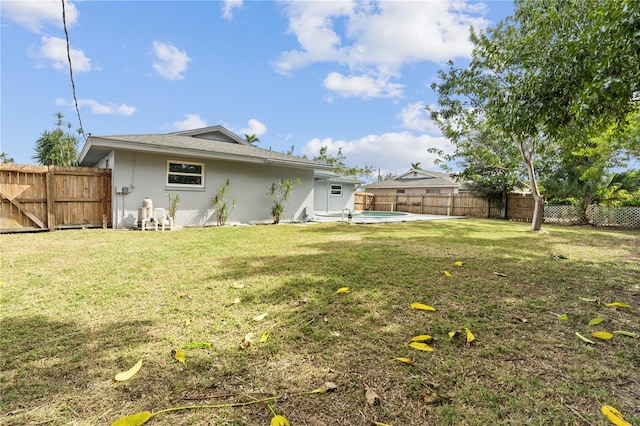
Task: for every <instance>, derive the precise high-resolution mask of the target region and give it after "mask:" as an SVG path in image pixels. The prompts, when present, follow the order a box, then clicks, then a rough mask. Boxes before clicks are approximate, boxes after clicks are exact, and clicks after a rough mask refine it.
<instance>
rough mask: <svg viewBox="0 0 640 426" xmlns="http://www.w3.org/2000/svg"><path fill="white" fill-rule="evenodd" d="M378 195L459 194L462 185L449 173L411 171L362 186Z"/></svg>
mask: <svg viewBox="0 0 640 426" xmlns="http://www.w3.org/2000/svg"><path fill="white" fill-rule="evenodd" d="M362 187H363V188H364V190H365V191H367V192H369V193H372V194H374V195H376V194H457V193H459V192H460V190H461V189H462V185H461V184H460V183H459V182H458V181H457V180H456V179H454V178H452V177H451V176H450V175H448V174H447V173H442V172H433V171H431V170H420V169H411V170H409V171H408V172H405V173H403V174H401V175H399V176H397V177H395V178H393V179H388V180H383V181H381V182H374V183H369V184H366V185H363V186H362Z"/></svg>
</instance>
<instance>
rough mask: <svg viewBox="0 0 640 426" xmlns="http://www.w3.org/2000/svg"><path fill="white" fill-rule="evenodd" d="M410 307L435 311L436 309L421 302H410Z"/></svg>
mask: <svg viewBox="0 0 640 426" xmlns="http://www.w3.org/2000/svg"><path fill="white" fill-rule="evenodd" d="M411 307H412V308H413V309H419V310H421V311H435V310H436V308H434V307H433V306H429V305H425V304H423V303H412V304H411Z"/></svg>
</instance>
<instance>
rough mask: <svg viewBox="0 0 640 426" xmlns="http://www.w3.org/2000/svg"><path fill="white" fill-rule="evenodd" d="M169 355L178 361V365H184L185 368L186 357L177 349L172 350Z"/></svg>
mask: <svg viewBox="0 0 640 426" xmlns="http://www.w3.org/2000/svg"><path fill="white" fill-rule="evenodd" d="M171 355H173V357H174V358H175V359H176V360H178V361H179V362H180V363H182V365H184V366H185V367H186V366H187V362H186V361H187V357H186V356H185V354H184V352H182V351H180V350H178V349H173V350H172V351H171Z"/></svg>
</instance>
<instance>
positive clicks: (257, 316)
mask: <svg viewBox="0 0 640 426" xmlns="http://www.w3.org/2000/svg"><path fill="white" fill-rule="evenodd" d="M266 316H267V313H266V312H265V313H264V314H260V315H256V316H255V317H253V320H254V321H256V322H259V321H262V320H263V319H264V318H265V317H266Z"/></svg>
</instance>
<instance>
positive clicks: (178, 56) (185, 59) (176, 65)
mask: <svg viewBox="0 0 640 426" xmlns="http://www.w3.org/2000/svg"><path fill="white" fill-rule="evenodd" d="M153 54H154V55H155V57H156V59H155V60H154V61H153V69H154V70H156V71H157V72H158V74H160V76H161V77H164V78H166V79H169V80H182V79H183V78H184V73H185V72H186V71H187V64H188V63H189V61H191V58H189V56H188V55H187V53H186V52H185V51H181V50H179V49H178V48H177V47H176V46H174V45H173V44H171V43H162V42H160V41H154V42H153Z"/></svg>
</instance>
